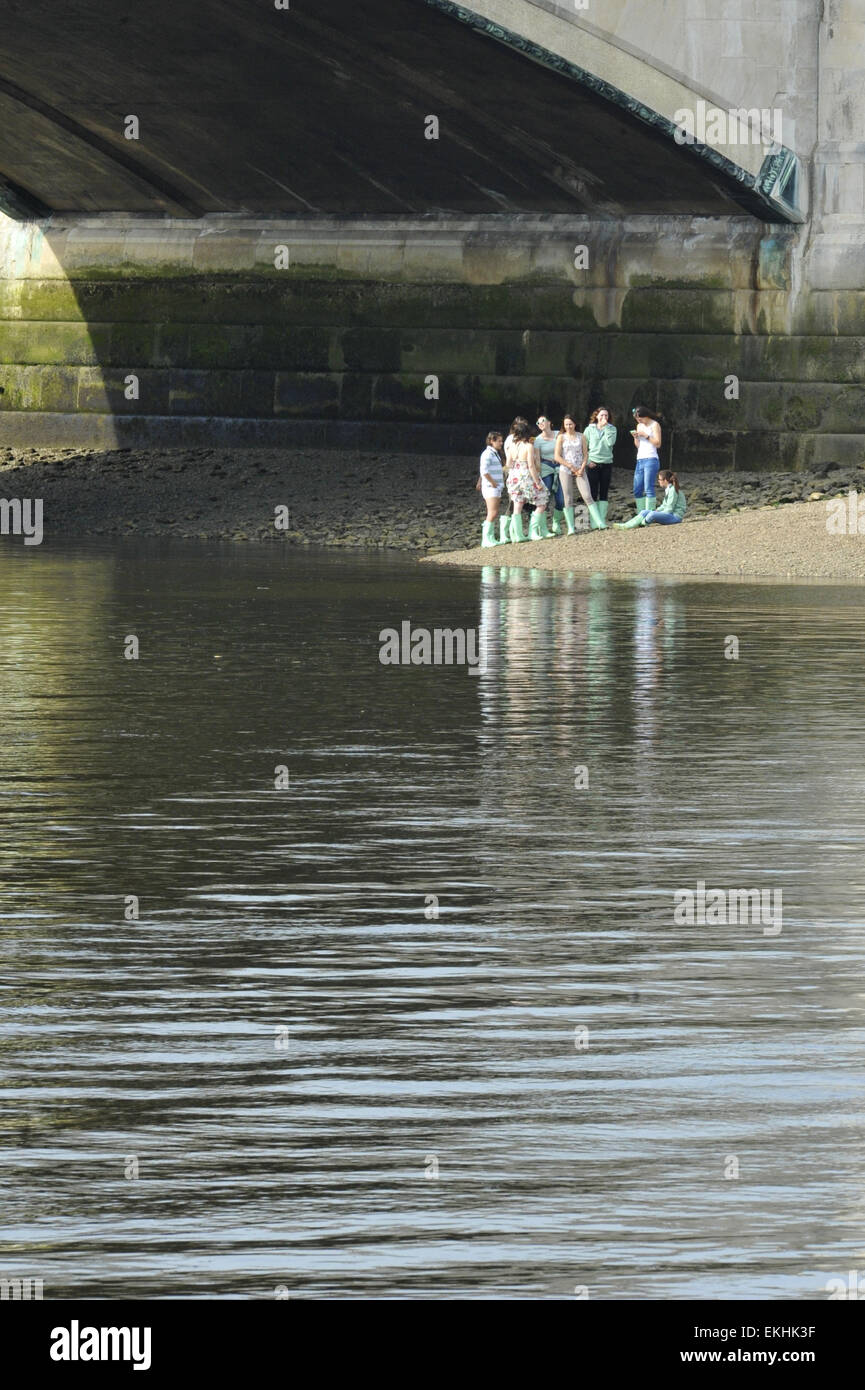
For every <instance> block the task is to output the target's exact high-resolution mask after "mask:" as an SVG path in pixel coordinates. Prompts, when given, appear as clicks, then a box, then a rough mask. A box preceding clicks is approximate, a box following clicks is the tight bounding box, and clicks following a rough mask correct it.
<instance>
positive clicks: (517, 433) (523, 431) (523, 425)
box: [511, 417, 534, 444]
mask: <svg viewBox="0 0 865 1390" xmlns="http://www.w3.org/2000/svg"><path fill="white" fill-rule="evenodd" d="M511 433H512V434H513V436H514V439H518V440H519V441H520V443H521V444H522V443H523V442H524V441H525V440H527V439H533V438H534V436H533V434H532V431H531V426H530V425H529V422H528V420H524V419H522V417H520V419H519V420H514V426H513V430H512V431H511Z"/></svg>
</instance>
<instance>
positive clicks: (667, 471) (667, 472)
mask: <svg viewBox="0 0 865 1390" xmlns="http://www.w3.org/2000/svg"><path fill="white" fill-rule="evenodd" d="M665 478H669V480H670V482H671V483H672V484H673V487H674V488H675V489H676V491H677V492H678V491H679V479H678V478H677V477H676V474H675V473H674V472H673V470H672V468H662V469H661V471H660V473H659V474H658V482H659V483H662V482H663V481H664V479H665Z"/></svg>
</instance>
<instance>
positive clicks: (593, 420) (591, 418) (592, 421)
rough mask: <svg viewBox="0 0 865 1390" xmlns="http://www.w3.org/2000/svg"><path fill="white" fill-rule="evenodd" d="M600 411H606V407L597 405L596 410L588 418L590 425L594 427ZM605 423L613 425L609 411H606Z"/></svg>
mask: <svg viewBox="0 0 865 1390" xmlns="http://www.w3.org/2000/svg"><path fill="white" fill-rule="evenodd" d="M602 410H607V407H606V406H605V405H599V406H598V408H597V410H593V411H592V413H591V415H590V416H589V424H590V425H596V424H597V423H598V416H599V415H600V413H601V411H602ZM607 423H608V424H610V425H611V424H612V423H613V417H612V415H611V414H610V412H609V410H607Z"/></svg>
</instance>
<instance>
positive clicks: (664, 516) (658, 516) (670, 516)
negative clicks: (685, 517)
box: [643, 512, 682, 526]
mask: <svg viewBox="0 0 865 1390" xmlns="http://www.w3.org/2000/svg"><path fill="white" fill-rule="evenodd" d="M643 515H644V516H645V518H646V520H645V525H646V526H648V524H649V522H650V521H660V523H661V525H662V526H672V525H673V522H674V521H681V520H682V518H681V517H680V516H676V513H675V512H644V513H643Z"/></svg>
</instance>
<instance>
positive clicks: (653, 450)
mask: <svg viewBox="0 0 865 1390" xmlns="http://www.w3.org/2000/svg"><path fill="white" fill-rule="evenodd" d="M633 414H634V418H635V420H636V422H637V424H636V428H635V429H632V430H631V438H632V439H633V441H634V445H635V447H636V450H637V461H636V466H635V468H634V502H635V504H636V508H637V511H638V512H646V511H649V512H653V511H654V510H655V483H656V482H657V481H658V469H659V468H660V466H661V461H660V459H659V458H658V450H659V449H660V447H661V426H660V423H659V421H658V417H657V415H653V414H652V412H651V410H646V408H645V406H642V405H635V406H634V411H633Z"/></svg>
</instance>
